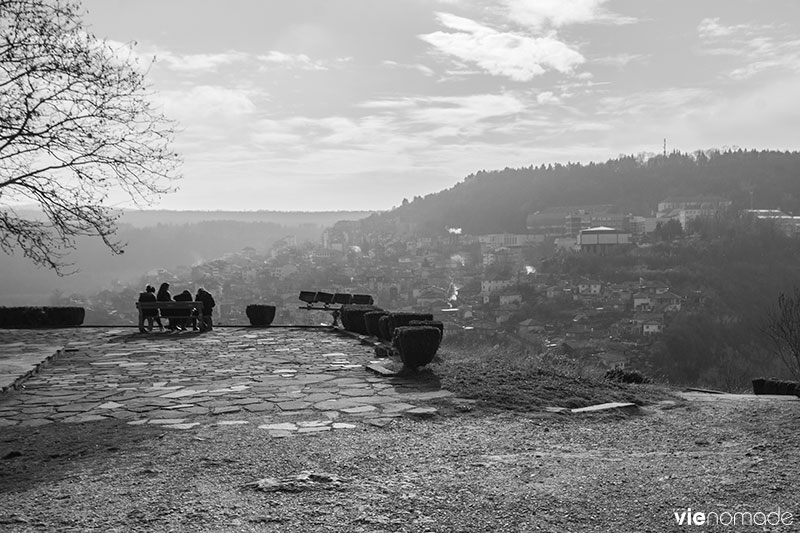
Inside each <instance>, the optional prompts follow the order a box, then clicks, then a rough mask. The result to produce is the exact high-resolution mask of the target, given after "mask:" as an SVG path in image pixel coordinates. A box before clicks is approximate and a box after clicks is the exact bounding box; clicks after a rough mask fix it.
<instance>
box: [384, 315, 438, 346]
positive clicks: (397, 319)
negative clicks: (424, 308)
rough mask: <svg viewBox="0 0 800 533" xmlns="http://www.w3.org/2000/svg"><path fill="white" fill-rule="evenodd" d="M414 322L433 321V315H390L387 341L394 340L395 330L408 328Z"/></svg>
mask: <svg viewBox="0 0 800 533" xmlns="http://www.w3.org/2000/svg"><path fill="white" fill-rule="evenodd" d="M412 320H433V315H432V314H430V313H406V312H393V313H389V335H388V337H389V338H388V339H387V340H391V339H393V338H394V330H395V328H400V327H403V326H408V325H409V323H410V322H411V321H412Z"/></svg>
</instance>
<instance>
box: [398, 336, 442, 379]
mask: <svg viewBox="0 0 800 533" xmlns="http://www.w3.org/2000/svg"><path fill="white" fill-rule="evenodd" d="M440 342H441V336H440V332H439V328H437V327H434V326H400V327H398V328H395V330H394V333H393V338H392V344H393V345H394V347H395V348H396V349H397V351H398V352H400V359H401V360H402V361H403V365H404V366H406V367H407V368H411V369H415V368H418V367H421V366H425V365H427V364H428V363H430V362H431V361H433V357H434V356H435V355H436V351H437V350H438V349H439V343H440Z"/></svg>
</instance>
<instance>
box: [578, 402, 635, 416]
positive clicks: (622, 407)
mask: <svg viewBox="0 0 800 533" xmlns="http://www.w3.org/2000/svg"><path fill="white" fill-rule="evenodd" d="M605 411H620V412H624V413H636V412H638V411H639V406H638V405H636V404H635V403H629V402H609V403H601V404H598V405H590V406H589V407H578V408H576V409H572V410H571V412H573V413H602V412H605Z"/></svg>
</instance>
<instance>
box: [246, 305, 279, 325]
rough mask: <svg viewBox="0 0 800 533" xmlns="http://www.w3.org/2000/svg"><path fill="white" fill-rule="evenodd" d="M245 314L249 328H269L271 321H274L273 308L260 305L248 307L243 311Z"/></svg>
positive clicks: (272, 306)
mask: <svg viewBox="0 0 800 533" xmlns="http://www.w3.org/2000/svg"><path fill="white" fill-rule="evenodd" d="M245 314H247V318H248V319H249V320H250V325H251V326H258V327H265V326H269V325H270V324H272V321H273V320H275V306H274V305H261V304H253V305H248V306H247V308H246V309H245Z"/></svg>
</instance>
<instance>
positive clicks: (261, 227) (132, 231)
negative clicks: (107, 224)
mask: <svg viewBox="0 0 800 533" xmlns="http://www.w3.org/2000/svg"><path fill="white" fill-rule="evenodd" d="M31 214H34V213H33V212H32V211H31ZM366 215H369V213H368V212H363V211H330V212H279V211H250V212H235V211H164V210H154V211H128V212H125V213H124V214H123V216H122V218H121V219H120V223H119V231H118V232H117V238H118V239H119V240H120V241H121V242H124V243H126V244H127V246H126V248H125V253H124V254H123V255H113V254H112V253H111V252H110V251H109V250H108V249H107V248H106V247H105V246H104V245H103V243H102V242H101V241H100V239H93V238H82V239H80V240H79V242H78V245H77V248H76V250H74V251H73V252H72V254H70V257H69V258H68V260H69V261H71V262H73V263H74V264H75V268H76V269H78V272H77V273H76V274H73V275H69V276H65V277H58V276H57V275H56V274H55V273H54V272H53V271H51V270H48V269H44V268H37V267H35V266H34V265H33V264H32V263H31V262H30V261H28V260H27V259H25V258H24V257H23V256H22V254H17V255H15V256H8V255H5V254H3V253H0V272H2V273H3V275H2V276H0V306H3V305H6V306H8V305H44V304H46V303H47V302H48V298H49V296H50V295H51V294H52V293H53V291H55V290H58V291H61V292H63V293H65V294H67V295H69V294H73V293H77V294H93V293H96V292H97V291H98V290H100V289H102V288H106V287H108V286H109V285H110V284H111V283H112V282H113V281H114V280H119V281H121V282H123V283H128V282H132V281H136V280H138V279H139V278H140V277H141V276H142V275H144V274H145V273H146V272H148V271H150V270H154V269H157V268H164V269H166V270H173V269H174V268H175V267H178V266H192V265H195V264H197V263H200V262H202V261H210V260H213V259H217V258H219V257H222V256H223V255H225V254H226V253H230V252H238V251H241V250H242V249H243V248H245V247H248V246H250V247H253V248H255V249H256V250H258V251H260V252H265V251H267V250H268V249H269V248H270V247H271V246H272V244H273V243H274V242H275V241H276V240H278V239H281V238H283V237H286V236H289V235H292V236H294V237H296V239H297V240H298V241H299V242H303V241H306V240H310V241H318V240H319V239H320V238H321V236H322V232H323V230H324V228H326V227H329V226H332V225H333V224H334V223H336V222H338V221H340V220H357V219H358V218H362V217H364V216H366Z"/></svg>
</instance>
